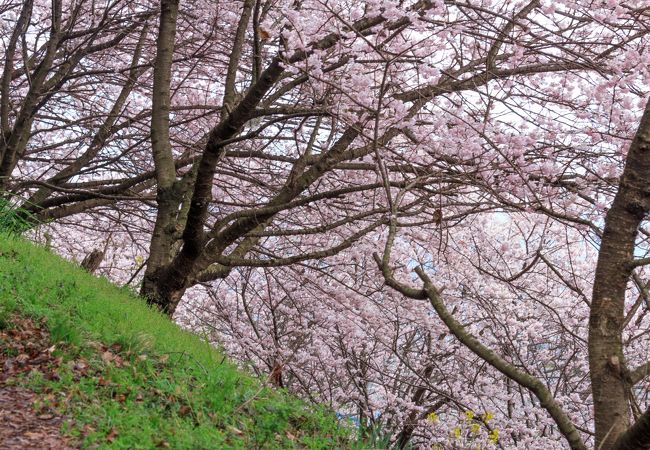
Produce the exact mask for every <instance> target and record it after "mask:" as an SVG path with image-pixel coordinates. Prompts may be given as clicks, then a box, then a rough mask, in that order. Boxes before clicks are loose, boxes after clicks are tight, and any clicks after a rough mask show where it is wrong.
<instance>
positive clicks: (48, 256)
mask: <svg viewBox="0 0 650 450" xmlns="http://www.w3.org/2000/svg"><path fill="white" fill-rule="evenodd" d="M15 314H20V315H25V316H30V317H35V318H39V319H44V320H45V324H46V326H47V329H48V331H49V333H50V338H51V340H52V343H53V344H56V350H55V355H56V356H57V357H59V358H60V361H61V362H60V364H59V365H58V368H57V369H56V370H57V374H58V379H56V377H55V379H54V380H48V379H46V378H45V377H44V376H43V375H42V373H40V372H32V373H31V374H29V375H26V376H25V377H23V378H20V379H16V380H15V382H16V383H21V384H26V385H28V386H30V387H31V388H32V389H34V390H36V391H37V392H38V393H40V394H41V398H43V402H45V403H46V404H47V403H48V402H49V403H51V404H52V405H54V407H55V408H56V409H57V410H58V411H60V412H63V413H65V415H66V416H67V417H69V420H67V421H66V422H65V424H64V429H63V431H64V433H65V434H67V435H68V436H71V437H73V438H74V439H75V440H76V441H77V442H79V444H80V445H81V446H82V447H83V448H88V447H92V448H173V449H201V448H205V449H222V448H241V449H253V448H265V449H266V448H277V449H288V448H314V449H331V448H361V444H359V443H357V442H355V440H354V439H353V431H351V430H349V429H347V428H346V427H342V426H341V425H340V424H339V423H338V422H337V420H336V418H335V416H334V413H333V412H331V411H327V410H325V409H323V408H316V407H313V406H309V405H307V404H306V403H304V402H302V401H301V400H299V399H297V398H295V397H292V396H290V395H289V394H287V393H285V392H283V391H277V390H273V389H270V388H268V387H264V386H263V385H262V383H261V382H260V381H259V380H256V379H255V378H254V377H252V376H251V375H250V374H247V373H245V372H242V371H241V370H240V369H238V368H237V367H235V366H234V365H233V364H232V363H230V362H229V361H228V360H227V358H225V357H224V355H223V354H222V353H221V352H220V351H219V350H217V349H215V348H214V347H212V346H210V345H208V344H207V343H205V342H203V341H202V340H201V339H200V338H199V337H197V336H196V335H193V334H191V333H189V332H186V331H184V330H181V329H180V328H179V327H178V326H176V325H175V324H173V323H172V322H171V321H170V320H169V319H167V318H166V317H165V316H163V315H162V314H160V313H158V312H157V311H154V310H152V309H151V308H149V307H148V306H147V305H146V304H145V303H144V302H143V301H142V300H140V299H138V298H136V297H134V296H133V295H132V294H130V293H129V292H127V291H126V290H124V289H120V288H118V287H116V286H114V285H112V284H111V283H109V282H108V281H107V280H105V279H98V278H95V277H93V276H91V275H89V274H87V273H85V272H84V271H82V270H81V269H79V268H78V267H77V266H75V265H74V264H71V263H68V262H66V261H64V260H62V259H61V258H59V257H58V256H56V255H53V254H52V253H50V252H48V251H47V250H45V249H43V248H40V247H38V246H35V245H34V244H31V243H29V242H27V241H25V240H23V239H22V238H19V237H17V236H15V235H14V236H10V235H7V234H1V233H0V328H6V327H11V325H12V323H11V317H12V316H13V315H15ZM39 406H41V407H42V406H43V405H39ZM46 406H47V405H46Z"/></svg>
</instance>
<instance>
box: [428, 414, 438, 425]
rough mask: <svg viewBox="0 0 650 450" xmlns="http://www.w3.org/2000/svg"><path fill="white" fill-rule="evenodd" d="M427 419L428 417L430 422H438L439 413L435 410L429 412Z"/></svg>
mask: <svg viewBox="0 0 650 450" xmlns="http://www.w3.org/2000/svg"><path fill="white" fill-rule="evenodd" d="M427 419H428V420H429V422H431V423H436V422H437V421H438V414H436V413H434V412H432V413H429V415H428V416H427Z"/></svg>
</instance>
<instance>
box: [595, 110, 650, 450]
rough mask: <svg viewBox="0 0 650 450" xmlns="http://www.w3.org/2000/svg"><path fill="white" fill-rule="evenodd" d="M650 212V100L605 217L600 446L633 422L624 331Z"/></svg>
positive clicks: (598, 288)
mask: <svg viewBox="0 0 650 450" xmlns="http://www.w3.org/2000/svg"><path fill="white" fill-rule="evenodd" d="M648 211H650V103H649V104H648V106H646V109H645V112H644V115H643V118H642V120H641V124H640V125H639V129H638V131H637V133H636V136H635V137H634V140H633V141H632V144H631V146H630V150H629V152H628V156H627V160H626V164H625V169H624V171H623V175H622V176H621V180H620V184H619V190H618V193H617V194H616V197H615V198H614V202H613V203H612V207H611V209H610V210H609V211H608V213H607V216H606V218H605V230H604V232H603V236H602V240H601V244H600V251H599V255H598V264H597V266H596V274H595V279H594V288H593V295H592V301H591V312H590V317H589V369H590V375H591V387H592V394H593V400H594V421H595V431H596V448H597V449H601V450H609V449H612V448H614V443H615V442H616V440H617V439H618V438H619V436H621V435H622V434H623V433H624V432H625V431H626V430H627V429H628V428H629V426H630V419H629V407H628V405H629V398H628V395H629V392H630V388H631V386H630V383H629V381H628V379H627V377H626V376H625V374H626V373H627V369H626V366H625V356H624V354H623V344H622V333H623V323H624V318H625V310H624V307H625V291H626V289H627V283H628V280H629V278H630V275H631V274H632V267H631V264H630V263H631V262H632V260H633V258H634V246H635V240H636V237H637V232H638V228H639V225H640V224H641V221H642V220H643V219H644V217H645V216H646V215H647V214H648Z"/></svg>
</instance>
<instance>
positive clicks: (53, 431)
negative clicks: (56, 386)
mask: <svg viewBox="0 0 650 450" xmlns="http://www.w3.org/2000/svg"><path fill="white" fill-rule="evenodd" d="M53 350H54V347H53V346H50V340H49V336H48V334H47V332H46V331H45V328H44V327H43V323H36V322H34V321H33V320H31V319H28V318H21V317H14V318H12V323H11V326H10V327H9V328H8V329H4V330H1V331H0V449H2V450H5V449H21V450H22V449H39V450H40V449H52V450H63V449H73V448H75V446H74V445H73V444H72V443H71V442H70V440H69V439H67V438H65V437H64V436H62V435H61V432H60V427H61V422H62V421H63V420H64V418H63V417H62V416H60V415H59V414H57V412H56V410H55V406H56V399H55V397H54V396H53V395H52V394H49V395H45V396H42V395H41V396H37V395H36V394H35V393H34V392H32V391H30V390H29V389H26V388H24V387H20V386H18V385H16V384H17V383H16V381H17V377H20V376H22V375H25V374H27V373H29V372H31V371H38V372H41V373H42V374H43V376H44V377H46V378H49V379H52V378H56V377H57V376H58V375H57V371H56V368H57V367H58V365H59V364H60V361H59V360H58V359H57V358H54V357H53V356H52V352H53Z"/></svg>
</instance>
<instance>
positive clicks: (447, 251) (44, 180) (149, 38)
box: [0, 0, 650, 449]
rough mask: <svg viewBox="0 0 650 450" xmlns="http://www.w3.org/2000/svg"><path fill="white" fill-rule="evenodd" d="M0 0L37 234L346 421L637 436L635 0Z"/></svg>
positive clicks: (505, 433)
mask: <svg viewBox="0 0 650 450" xmlns="http://www.w3.org/2000/svg"><path fill="white" fill-rule="evenodd" d="M0 4H1V5H2V6H0V13H1V14H3V18H5V19H6V20H5V22H4V25H3V28H2V42H3V45H4V49H5V52H4V58H3V76H2V92H1V93H0V103H1V104H0V106H1V108H0V118H2V128H3V141H2V145H3V146H2V147H1V148H2V150H1V151H0V156H1V157H2V158H1V160H2V165H1V166H0V177H1V178H0V183H1V188H2V190H3V191H5V192H6V194H5V195H7V196H11V198H13V199H14V200H13V201H14V202H16V204H19V205H21V206H22V207H23V210H25V211H27V212H28V213H29V214H30V215H29V217H30V218H33V220H34V223H35V224H37V223H43V222H47V223H46V224H44V225H42V226H41V227H40V229H38V230H37V231H36V233H43V232H44V231H45V230H47V232H48V233H49V235H50V236H52V238H51V245H53V246H54V247H55V248H56V249H57V250H59V251H61V252H62V253H64V254H67V255H70V256H73V257H76V258H78V259H81V258H82V256H81V255H84V254H85V253H87V251H88V248H87V247H88V244H89V243H90V244H91V245H92V246H93V247H97V248H99V250H101V253H102V255H103V258H104V259H103V262H102V263H101V264H100V272H103V273H105V274H107V275H109V276H111V277H112V278H113V279H115V280H119V281H120V282H122V283H128V284H131V285H133V286H135V285H137V284H138V283H140V282H141V293H142V295H143V296H144V297H146V298H147V299H148V301H149V302H150V303H152V304H154V305H157V306H158V307H160V308H161V309H162V310H164V311H165V312H167V313H168V314H170V315H172V314H176V318H177V319H178V320H179V321H180V322H182V323H185V324H186V325H188V326H190V327H193V328H195V329H196V330H202V331H203V332H206V333H207V335H208V336H209V338H210V339H212V340H213V341H214V342H215V343H219V344H220V345H222V346H224V347H225V348H226V349H227V350H228V351H229V352H230V353H231V354H232V355H234V356H235V357H237V358H239V360H240V361H242V364H245V365H247V366H249V367H250V368H251V370H254V371H256V372H257V373H259V374H260V375H263V376H265V377H267V378H268V381H269V382H270V383H272V384H274V385H276V386H278V387H283V388H287V389H289V390H291V391H293V392H297V393H300V394H301V395H303V396H304V397H306V398H309V399H311V400H313V401H314V402H321V403H327V404H329V405H331V406H332V407H333V408H336V409H337V411H339V412H340V413H341V414H342V415H345V416H348V417H351V418H352V419H353V420H354V421H355V422H356V423H357V424H358V426H359V429H360V432H361V433H362V434H364V435H365V436H366V437H367V438H369V437H373V436H374V437H377V436H378V434H379V435H381V436H382V438H385V439H386V440H387V441H388V442H389V443H390V445H394V446H396V447H398V448H404V447H406V446H407V445H413V446H416V447H419V446H422V447H430V446H431V445H434V446H439V447H441V448H451V447H453V446H457V447H459V446H460V447H463V448H464V447H472V446H477V445H481V446H500V447H502V448H506V447H510V448H540V449H548V448H564V447H566V446H567V445H569V446H570V447H571V448H586V447H594V448H603V449H609V448H642V446H643V445H647V444H643V442H645V441H643V439H645V438H644V436H646V434H647V432H646V423H647V420H648V419H647V415H646V414H645V413H644V411H646V410H647V406H648V405H647V400H646V397H647V389H648V387H649V386H648V380H647V379H646V372H647V367H648V363H647V361H646V360H645V355H646V354H647V352H648V344H649V343H650V342H648V339H647V336H646V333H645V331H644V330H645V329H646V328H647V326H648V318H647V317H646V315H647V307H648V302H650V300H649V299H648V292H647V283H646V280H645V275H646V272H645V269H644V267H645V264H647V262H648V261H647V256H648V255H647V241H646V239H647V231H646V229H645V225H646V224H645V222H644V221H645V218H646V217H647V212H648V206H647V202H648V198H647V195H648V194H647V187H646V185H647V184H648V183H647V181H648V180H646V179H645V177H646V175H647V170H646V165H647V161H645V159H647V155H645V153H646V152H647V151H646V146H647V139H648V138H647V118H645V115H644V111H645V109H646V102H647V91H648V80H649V73H648V62H649V61H648V52H647V44H648V36H647V34H648V25H649V23H648V22H649V17H648V12H649V11H648V9H647V7H646V6H645V5H644V4H643V2H633V1H630V2H611V1H598V2H593V1H590V2H587V1H573V2H568V1H566V2H565V1H562V2H547V1H535V0H534V1H530V2H516V1H507V2H493V1H488V0H483V1H480V2H456V1H446V2H442V1H428V0H423V1H411V2H394V1H389V0H387V1H371V2H362V3H352V2H347V1H338V0H337V1H318V0H305V1H301V2H285V1H279V2H266V1H262V0H244V1H242V2H219V3H214V2H206V1H204V0H188V1H183V2H180V1H178V0H161V2H160V3H158V2H131V1H127V0H112V1H109V0H106V1H102V2H97V1H94V2H93V1H86V0H77V1H70V2H65V1H54V2H52V3H51V4H50V3H45V2H36V1H34V2H23V4H20V3H15V2H0ZM71 230H75V231H76V232H72V231H71ZM637 230H639V231H638V232H637ZM43 236H44V235H43ZM373 255H374V256H373Z"/></svg>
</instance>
